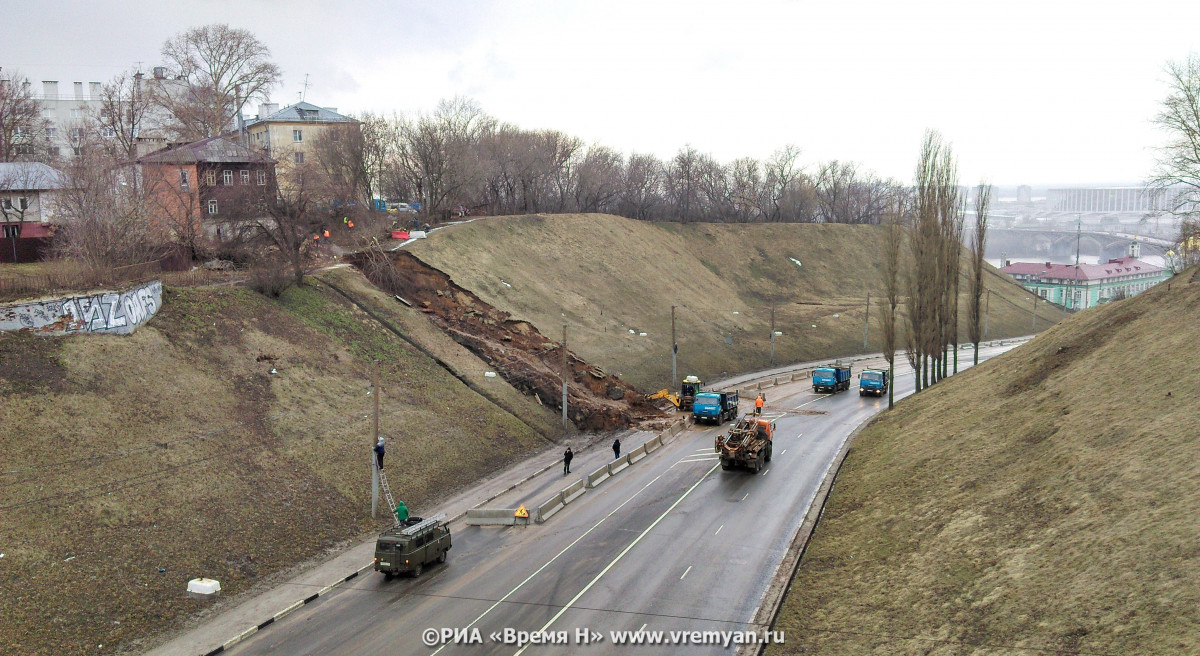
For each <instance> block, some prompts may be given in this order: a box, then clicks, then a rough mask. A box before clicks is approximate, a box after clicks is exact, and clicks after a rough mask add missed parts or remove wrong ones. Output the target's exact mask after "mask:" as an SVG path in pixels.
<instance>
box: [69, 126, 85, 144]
mask: <svg viewBox="0 0 1200 656" xmlns="http://www.w3.org/2000/svg"><path fill="white" fill-rule="evenodd" d="M71 138H72V139H75V140H76V141H78V140H79V139H82V138H83V128H71Z"/></svg>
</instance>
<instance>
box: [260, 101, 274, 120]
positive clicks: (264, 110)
mask: <svg viewBox="0 0 1200 656" xmlns="http://www.w3.org/2000/svg"><path fill="white" fill-rule="evenodd" d="M277 111H279V103H263V104H261V105H259V106H258V118H260V119H264V118H266V117H268V116H270V115H271V114H274V113H275V112H277Z"/></svg>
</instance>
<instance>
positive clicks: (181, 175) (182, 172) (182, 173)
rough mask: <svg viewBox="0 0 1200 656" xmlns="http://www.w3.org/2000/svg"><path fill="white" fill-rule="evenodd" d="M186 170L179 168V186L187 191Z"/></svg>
mask: <svg viewBox="0 0 1200 656" xmlns="http://www.w3.org/2000/svg"><path fill="white" fill-rule="evenodd" d="M188 186H189V185H188V172H187V169H179V188H180V189H183V190H184V191H187V189H188Z"/></svg>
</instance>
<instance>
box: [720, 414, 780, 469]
mask: <svg viewBox="0 0 1200 656" xmlns="http://www.w3.org/2000/svg"><path fill="white" fill-rule="evenodd" d="M774 439H775V420H774V419H769V418H767V417H762V416H755V415H752V414H748V415H746V416H744V417H742V418H741V419H740V420H739V421H738V422H737V424H735V425H734V427H733V428H730V429H729V432H728V433H723V434H721V435H718V436H717V439H716V445H715V446H716V450H717V455H719V456H721V469H733V468H734V467H746V468H748V469H750V470H751V471H754V472H758V471H759V470H760V469H762V467H763V464H764V463H768V462H771V450H772V447H773V441H774Z"/></svg>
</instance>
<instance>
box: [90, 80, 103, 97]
mask: <svg viewBox="0 0 1200 656" xmlns="http://www.w3.org/2000/svg"><path fill="white" fill-rule="evenodd" d="M88 97H89V98H91V99H92V100H100V83H99V82H88Z"/></svg>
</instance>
